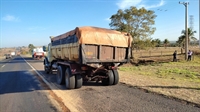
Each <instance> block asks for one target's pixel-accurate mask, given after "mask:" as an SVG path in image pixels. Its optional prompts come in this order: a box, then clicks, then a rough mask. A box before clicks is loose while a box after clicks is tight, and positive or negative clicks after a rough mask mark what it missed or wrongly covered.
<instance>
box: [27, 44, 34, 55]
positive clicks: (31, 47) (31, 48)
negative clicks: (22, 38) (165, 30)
mask: <svg viewBox="0 0 200 112" xmlns="http://www.w3.org/2000/svg"><path fill="white" fill-rule="evenodd" d="M28 48H29V53H31V52H32V50H33V49H34V48H35V46H34V45H33V44H29V45H28Z"/></svg>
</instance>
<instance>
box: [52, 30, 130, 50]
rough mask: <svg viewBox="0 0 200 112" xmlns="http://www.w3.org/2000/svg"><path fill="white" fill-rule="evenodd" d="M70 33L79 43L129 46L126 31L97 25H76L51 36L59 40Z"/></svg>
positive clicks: (128, 37) (54, 39)
mask: <svg viewBox="0 0 200 112" xmlns="http://www.w3.org/2000/svg"><path fill="white" fill-rule="evenodd" d="M71 35H76V37H77V38H78V43H79V44H95V45H109V46H118V47H130V46H131V40H132V37H131V36H129V35H128V34H126V33H122V32H119V31H116V30H110V29H105V28H98V27H89V26H86V27H76V28H75V29H74V30H72V31H69V32H66V33H64V34H62V35H59V36H56V37H54V38H52V41H56V40H60V39H63V38H66V37H69V36H71Z"/></svg>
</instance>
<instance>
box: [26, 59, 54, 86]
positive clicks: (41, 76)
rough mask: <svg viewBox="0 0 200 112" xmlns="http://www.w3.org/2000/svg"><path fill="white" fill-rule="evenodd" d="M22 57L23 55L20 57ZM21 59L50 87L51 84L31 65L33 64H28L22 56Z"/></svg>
mask: <svg viewBox="0 0 200 112" xmlns="http://www.w3.org/2000/svg"><path fill="white" fill-rule="evenodd" d="M22 58H23V57H22ZM23 60H24V61H25V62H26V63H27V64H28V65H29V66H30V67H31V68H32V69H33V70H34V71H35V72H36V73H37V74H38V75H39V76H40V78H42V80H43V81H44V82H45V83H46V84H47V85H48V86H49V87H50V88H51V85H50V84H49V82H48V81H47V80H46V79H45V78H43V77H42V75H41V74H40V73H39V72H38V71H37V70H36V69H35V68H34V67H33V66H31V64H29V63H28V62H27V61H26V60H25V59H24V58H23ZM51 90H52V88H51Z"/></svg>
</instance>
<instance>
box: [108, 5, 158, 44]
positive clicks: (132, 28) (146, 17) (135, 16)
mask: <svg viewBox="0 0 200 112" xmlns="http://www.w3.org/2000/svg"><path fill="white" fill-rule="evenodd" d="M155 18H156V15H155V14H154V11H151V10H146V9H145V8H144V7H143V8H140V9H137V8H136V7H133V6H132V7H130V8H129V9H126V10H124V11H123V10H121V9H120V10H118V11H117V14H114V15H112V16H111V17H110V19H111V23H110V24H109V25H110V27H111V29H114V30H118V31H121V32H127V33H129V34H131V36H132V37H133V43H132V48H140V47H141V46H143V45H144V44H147V43H145V42H147V41H149V40H151V39H149V37H150V36H151V35H152V34H154V32H155V30H156V28H155V27H152V25H154V24H155V21H154V19H155ZM149 43H151V42H149ZM149 43H148V44H149Z"/></svg>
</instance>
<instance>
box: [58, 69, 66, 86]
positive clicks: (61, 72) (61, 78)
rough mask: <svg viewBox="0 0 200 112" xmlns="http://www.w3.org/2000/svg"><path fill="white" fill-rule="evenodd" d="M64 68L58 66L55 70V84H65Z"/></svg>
mask: <svg viewBox="0 0 200 112" xmlns="http://www.w3.org/2000/svg"><path fill="white" fill-rule="evenodd" d="M64 73H65V72H64V67H62V66H61V65H59V66H58V70H57V83H58V84H60V85H61V84H64V82H65V75H64Z"/></svg>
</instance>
